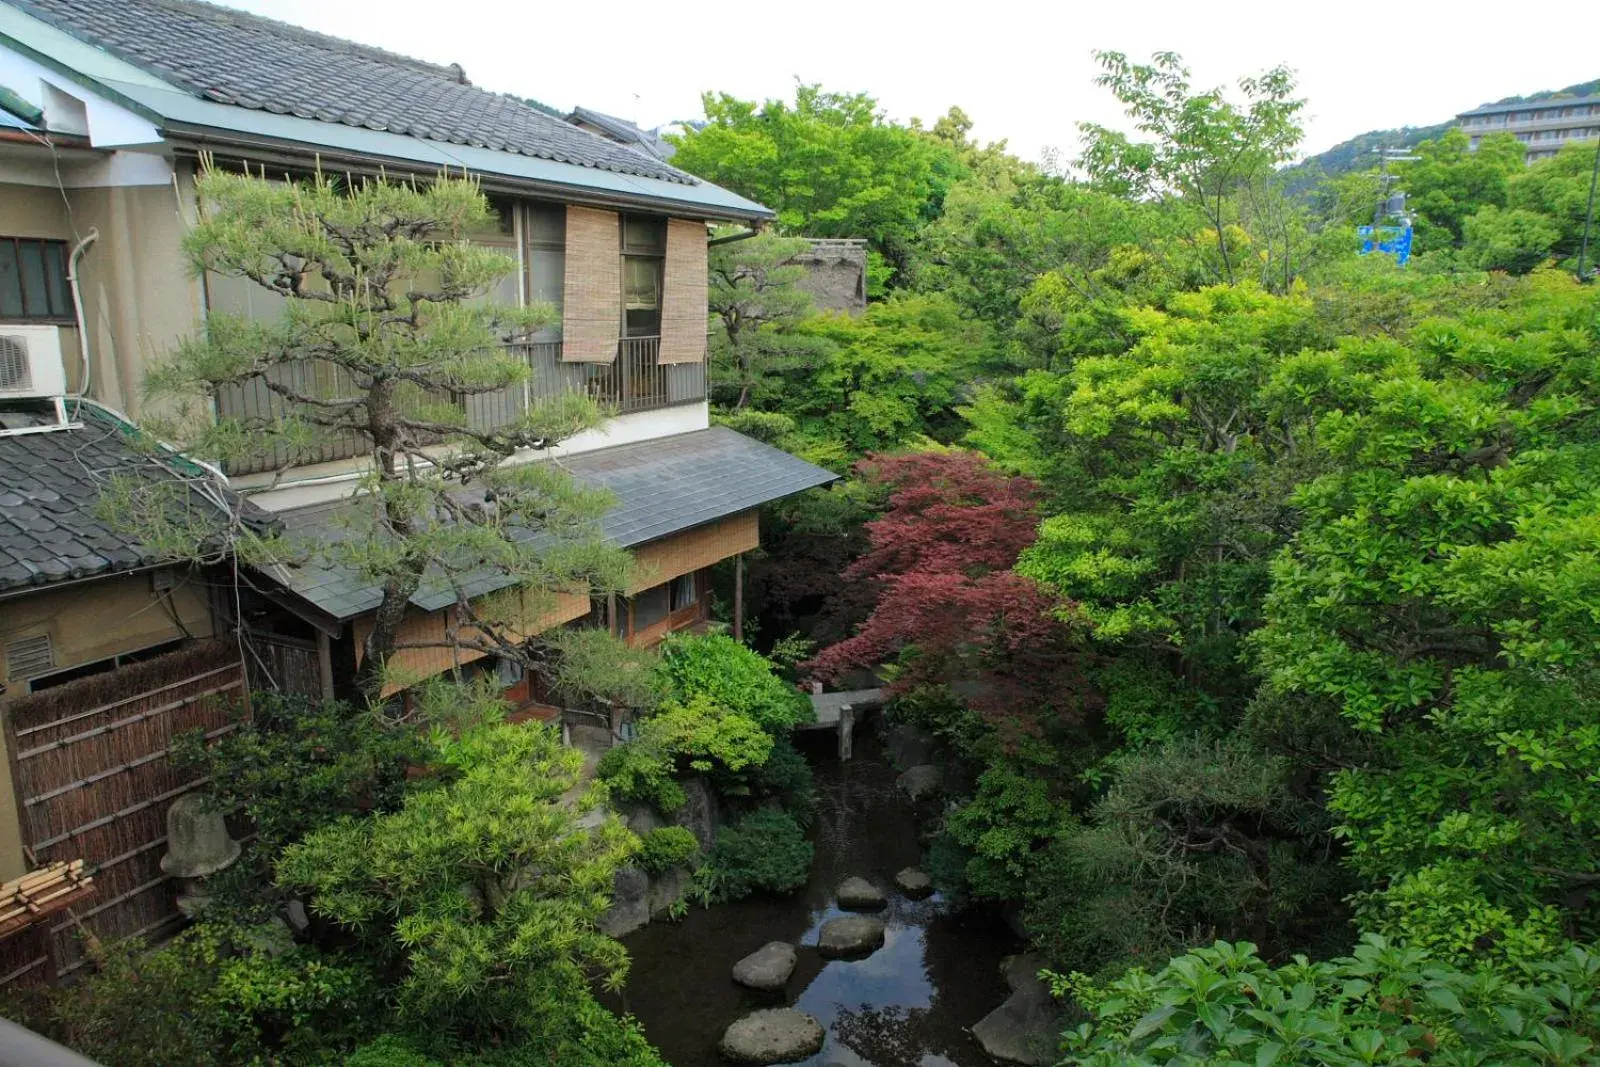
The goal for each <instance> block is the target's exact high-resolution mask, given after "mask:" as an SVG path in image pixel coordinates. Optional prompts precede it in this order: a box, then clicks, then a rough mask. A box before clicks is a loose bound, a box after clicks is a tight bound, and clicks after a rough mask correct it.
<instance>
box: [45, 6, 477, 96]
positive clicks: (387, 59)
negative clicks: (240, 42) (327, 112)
mask: <svg viewBox="0 0 1600 1067" xmlns="http://www.w3.org/2000/svg"><path fill="white" fill-rule="evenodd" d="M20 2H21V3H22V5H23V6H25V7H30V8H31V7H32V5H31V4H30V3H29V2H28V0H20ZM146 2H148V3H153V4H157V5H159V6H161V7H165V8H168V9H169V10H172V11H187V12H190V13H193V14H195V15H198V16H200V17H203V18H207V19H210V20H212V21H214V22H221V23H228V24H230V25H233V26H235V27H238V28H241V29H261V30H265V31H267V32H270V33H275V34H278V35H279V36H282V37H288V38H292V39H294V40H299V41H303V42H305V43H306V44H311V45H316V46H318V47H321V48H329V49H332V50H334V51H339V52H345V53H348V54H350V55H353V56H360V57H362V58H366V59H370V60H372V61H373V62H374V63H381V64H383V65H384V66H388V67H398V68H401V69H404V70H410V71H413V72H415V73H418V74H426V75H428V76H430V77H435V78H441V79H443V80H445V81H449V82H455V83H456V84H458V85H471V84H472V82H471V80H470V79H468V78H467V72H466V69H465V68H463V67H462V66H461V64H460V63H433V62H430V61H428V60H426V59H418V58H416V57H415V56H408V55H405V54H403V53H401V52H391V51H389V50H388V49H387V48H379V47H377V46H376V45H370V44H362V43H361V42H360V41H352V40H350V39H349V38H348V37H336V36H334V35H333V34H331V33H321V32H319V31H317V30H310V29H307V28H306V27H304V26H296V25H295V24H294V23H292V22H285V21H283V20H282V19H275V18H271V17H269V16H267V15H258V14H256V13H255V12H253V11H244V10H242V9H240V8H236V7H227V6H225V5H223V4H216V3H211V2H210V0H146ZM46 21H49V19H48V18H46Z"/></svg>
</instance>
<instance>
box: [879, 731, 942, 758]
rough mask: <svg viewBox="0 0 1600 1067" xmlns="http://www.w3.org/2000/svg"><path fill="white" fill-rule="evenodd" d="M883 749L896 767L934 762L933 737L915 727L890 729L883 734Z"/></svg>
mask: <svg viewBox="0 0 1600 1067" xmlns="http://www.w3.org/2000/svg"><path fill="white" fill-rule="evenodd" d="M883 748H884V751H885V752H886V753H887V754H888V756H889V759H890V761H891V762H892V763H893V764H894V765H895V766H896V767H900V768H906V767H915V766H917V765H918V764H922V763H931V762H932V761H933V749H934V742H933V735H932V734H930V733H928V732H927V731H926V730H919V729H917V728H916V727H915V726H904V725H898V726H891V727H889V729H887V730H885V731H884V734H883Z"/></svg>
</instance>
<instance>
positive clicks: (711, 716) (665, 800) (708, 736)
mask: <svg viewBox="0 0 1600 1067" xmlns="http://www.w3.org/2000/svg"><path fill="white" fill-rule="evenodd" d="M772 746H773V739H772V736H771V735H770V734H768V733H766V732H765V731H764V730H762V729H761V727H760V725H758V724H757V723H756V721H755V720H754V719H752V718H750V717H749V716H746V715H741V714H738V713H735V712H731V711H728V710H727V709H725V708H723V707H720V706H719V705H717V704H714V703H713V702H712V701H711V698H710V697H707V696H705V695H704V694H698V695H695V696H692V697H690V698H688V699H687V700H686V701H684V702H682V703H677V702H674V703H670V704H667V705H666V706H665V707H663V708H662V709H661V710H660V711H658V712H656V713H655V714H654V715H650V716H647V717H645V718H643V719H641V720H640V721H639V733H638V736H637V737H635V738H634V739H633V740H632V741H630V742H628V743H627V744H625V745H618V746H617V747H615V748H612V749H610V750H608V751H607V752H606V754H605V755H604V756H602V757H601V758H600V765H599V767H598V769H597V772H598V774H599V775H600V778H601V780H602V781H604V782H605V783H606V784H607V785H608V786H610V788H611V790H612V792H613V793H614V794H615V795H617V796H619V797H621V798H623V799H625V800H636V801H642V802H645V803H649V804H653V805H654V806H655V807H656V808H657V809H658V810H660V811H663V812H670V811H675V810H676V809H677V808H679V807H680V806H682V804H683V801H684V796H683V789H682V787H681V786H679V785H678V783H677V782H676V781H674V780H673V776H674V775H678V774H717V775H720V776H726V775H730V774H732V775H737V774H739V773H740V772H743V771H746V770H748V769H750V768H753V767H759V766H761V765H762V764H763V763H765V762H766V760H767V757H768V755H770V754H771V752H772Z"/></svg>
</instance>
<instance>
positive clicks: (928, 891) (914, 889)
mask: <svg viewBox="0 0 1600 1067" xmlns="http://www.w3.org/2000/svg"><path fill="white" fill-rule="evenodd" d="M894 884H895V885H897V886H899V887H900V891H901V892H902V893H904V894H905V895H906V896H908V897H910V898H911V899H912V900H921V899H922V898H923V897H927V896H932V895H933V879H932V878H929V877H928V872H927V871H920V870H918V869H917V868H915V867H907V868H906V869H905V870H903V871H901V872H900V873H899V874H897V875H895V876H894Z"/></svg>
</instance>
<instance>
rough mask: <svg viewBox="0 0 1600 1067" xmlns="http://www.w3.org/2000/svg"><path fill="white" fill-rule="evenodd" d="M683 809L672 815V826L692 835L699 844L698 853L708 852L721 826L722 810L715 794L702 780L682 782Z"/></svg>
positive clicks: (695, 779) (691, 779)
mask: <svg viewBox="0 0 1600 1067" xmlns="http://www.w3.org/2000/svg"><path fill="white" fill-rule="evenodd" d="M682 785H683V795H684V797H685V798H687V799H685V800H684V803H683V807H681V808H679V809H678V810H677V811H675V812H673V813H672V824H673V825H674V826H681V827H683V828H684V829H686V830H688V831H689V832H690V833H692V834H694V839H695V840H696V841H698V842H700V851H701V852H708V851H710V849H711V845H712V844H713V843H714V842H715V841H716V838H717V828H718V827H720V826H721V825H722V808H721V806H720V805H719V804H718V803H717V794H716V793H714V792H712V790H711V786H710V785H709V784H708V783H707V782H706V780H705V779H704V778H690V779H689V780H688V781H686V782H683V783H682Z"/></svg>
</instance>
